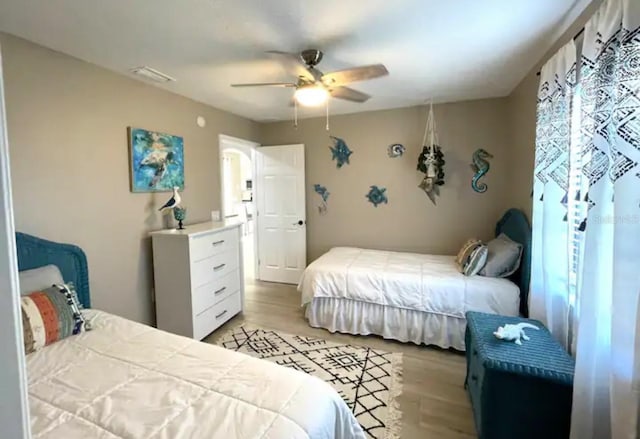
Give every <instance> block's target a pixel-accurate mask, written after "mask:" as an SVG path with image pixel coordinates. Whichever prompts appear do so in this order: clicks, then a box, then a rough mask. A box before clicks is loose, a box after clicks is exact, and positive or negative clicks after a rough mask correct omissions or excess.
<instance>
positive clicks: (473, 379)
mask: <svg viewBox="0 0 640 439" xmlns="http://www.w3.org/2000/svg"><path fill="white" fill-rule="evenodd" d="M225 312H226V311H225ZM471 381H478V375H471Z"/></svg>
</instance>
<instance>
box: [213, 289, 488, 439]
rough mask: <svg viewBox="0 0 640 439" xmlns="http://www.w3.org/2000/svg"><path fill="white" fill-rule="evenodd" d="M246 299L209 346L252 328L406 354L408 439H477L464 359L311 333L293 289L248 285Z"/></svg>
mask: <svg viewBox="0 0 640 439" xmlns="http://www.w3.org/2000/svg"><path fill="white" fill-rule="evenodd" d="M245 299H246V300H245V310H244V313H243V314H240V315H238V316H236V317H235V318H233V319H231V320H230V321H229V322H227V323H226V324H225V325H224V326H222V327H221V328H219V329H218V330H217V331H216V332H215V333H213V334H211V335H210V336H209V337H207V338H206V339H205V341H207V342H210V343H214V342H215V340H216V338H217V337H219V336H220V335H221V334H223V333H224V332H225V331H226V330H227V329H228V328H230V327H232V326H235V325H237V324H240V323H242V322H247V323H250V324H253V325H255V326H260V327H264V328H270V329H275V330H280V331H284V332H288V333H290V334H299V335H309V336H315V337H319V338H324V339H327V340H332V341H336V342H341V343H349V344H353V345H360V346H369V347H371V348H377V349H383V350H386V351H391V352H401V353H402V354H403V362H402V369H403V374H402V383H403V391H402V395H401V396H400V398H399V402H400V410H401V411H402V438H403V439H405V438H406V439H414V438H415V439H418V438H419V439H429V438H434V439H435V438H438V439H469V438H476V433H475V427H474V424H473V415H472V413H471V407H470V405H469V400H468V396H467V394H466V392H465V390H464V387H463V382H464V376H465V370H466V369H465V368H466V366H465V360H464V355H462V354H460V353H454V352H450V351H445V350H441V349H437V348H431V347H426V346H416V345H414V344H412V343H408V344H405V343H399V342H394V341H389V340H384V339H382V338H380V337H374V336H351V335H345V334H338V333H336V334H331V333H330V332H329V331H326V330H324V329H315V328H311V327H310V326H309V325H308V324H307V321H306V320H305V319H304V315H303V311H302V308H301V307H300V293H298V292H297V291H296V288H295V286H293V285H282V284H275V283H266V282H259V281H252V280H247V289H246V298H245Z"/></svg>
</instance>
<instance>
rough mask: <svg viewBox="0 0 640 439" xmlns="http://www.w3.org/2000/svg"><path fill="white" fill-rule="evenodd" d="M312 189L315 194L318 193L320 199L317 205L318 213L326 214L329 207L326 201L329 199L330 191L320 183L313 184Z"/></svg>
mask: <svg viewBox="0 0 640 439" xmlns="http://www.w3.org/2000/svg"><path fill="white" fill-rule="evenodd" d="M313 190H314V191H315V192H316V194H318V195H320V199H321V202H320V205H319V206H318V213H319V214H320V215H326V213H327V208H328V207H329V206H328V204H327V201H328V200H329V195H330V192H329V191H328V190H327V188H326V187H324V186H322V185H321V184H314V185H313Z"/></svg>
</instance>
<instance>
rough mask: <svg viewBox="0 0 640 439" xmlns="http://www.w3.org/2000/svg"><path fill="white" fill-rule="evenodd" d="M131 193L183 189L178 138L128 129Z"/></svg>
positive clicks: (180, 149) (182, 154)
mask: <svg viewBox="0 0 640 439" xmlns="http://www.w3.org/2000/svg"><path fill="white" fill-rule="evenodd" d="M129 153H130V165H131V169H130V172H131V192H170V191H172V190H173V187H174V186H177V187H178V188H179V189H180V190H182V189H184V142H183V139H182V137H178V136H172V135H170V134H164V133H158V132H155V131H147V130H144V129H141V128H129Z"/></svg>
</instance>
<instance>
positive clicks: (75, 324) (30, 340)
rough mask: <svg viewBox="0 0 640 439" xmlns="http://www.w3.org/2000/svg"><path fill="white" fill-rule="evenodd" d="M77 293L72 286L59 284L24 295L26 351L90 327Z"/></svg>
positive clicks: (36, 348)
mask: <svg viewBox="0 0 640 439" xmlns="http://www.w3.org/2000/svg"><path fill="white" fill-rule="evenodd" d="M74 293H75V292H74V291H73V286H72V285H67V284H60V285H54V286H52V287H50V288H47V289H45V290H43V291H35V292H33V293H31V294H28V295H26V296H22V297H21V307H22V329H23V335H24V350H25V352H26V353H27V354H29V353H31V352H35V351H36V350H38V349H40V348H42V347H44V346H46V345H49V344H51V343H53V342H56V341H58V340H62V339H63V338H66V337H69V336H70V335H75V334H79V333H81V332H83V331H86V330H88V329H90V328H89V325H88V324H87V321H86V320H85V318H84V316H83V315H82V312H81V311H80V306H79V303H78V300H77V296H76V295H75V294H74Z"/></svg>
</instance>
